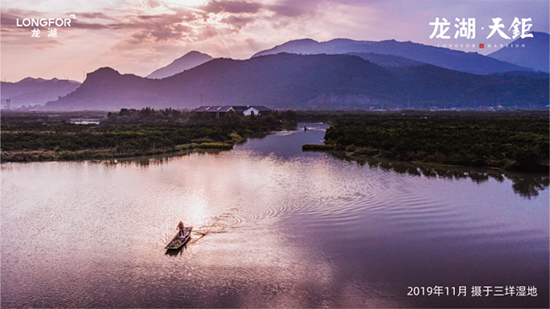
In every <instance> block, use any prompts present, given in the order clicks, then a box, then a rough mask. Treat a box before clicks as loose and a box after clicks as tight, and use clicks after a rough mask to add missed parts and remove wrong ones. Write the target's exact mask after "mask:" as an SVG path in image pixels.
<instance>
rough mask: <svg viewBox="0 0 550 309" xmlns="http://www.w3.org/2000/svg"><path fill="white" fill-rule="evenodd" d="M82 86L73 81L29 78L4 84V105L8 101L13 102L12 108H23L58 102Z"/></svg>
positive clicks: (2, 84) (2, 86)
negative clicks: (30, 105)
mask: <svg viewBox="0 0 550 309" xmlns="http://www.w3.org/2000/svg"><path fill="white" fill-rule="evenodd" d="M79 86H80V83H79V82H77V81H72V80H60V79H57V78H54V79H50V80H47V79H42V78H32V77H27V78H25V79H22V80H20V81H18V82H15V83H10V82H2V83H1V94H2V105H3V106H4V105H5V103H6V99H10V100H11V103H10V105H11V108H17V107H21V106H22V105H29V104H32V105H35V104H39V105H43V104H45V103H46V102H48V101H52V100H57V99H58V98H59V97H60V96H64V95H66V94H68V93H70V92H73V91H74V90H75V89H76V88H78V87H79Z"/></svg>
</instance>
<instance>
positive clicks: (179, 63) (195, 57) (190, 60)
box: [147, 50, 213, 79]
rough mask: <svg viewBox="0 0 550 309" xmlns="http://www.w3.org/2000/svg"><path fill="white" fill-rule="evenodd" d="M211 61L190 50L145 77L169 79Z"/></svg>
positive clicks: (209, 57)
mask: <svg viewBox="0 0 550 309" xmlns="http://www.w3.org/2000/svg"><path fill="white" fill-rule="evenodd" d="M212 59H213V58H212V57H211V56H209V55H207V54H204V53H201V52H198V51H196V50H192V51H190V52H188V53H187V54H185V55H183V56H181V57H180V58H178V59H176V60H174V61H172V63H170V64H169V65H167V66H165V67H162V68H160V69H158V70H155V71H154V72H153V73H151V74H149V75H147V78H155V79H160V78H166V77H170V76H172V75H176V74H178V73H181V72H183V71H185V70H189V69H192V68H194V67H196V66H199V65H201V64H203V63H205V62H208V61H210V60H212Z"/></svg>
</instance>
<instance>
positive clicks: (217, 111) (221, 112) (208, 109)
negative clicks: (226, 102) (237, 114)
mask: <svg viewBox="0 0 550 309" xmlns="http://www.w3.org/2000/svg"><path fill="white" fill-rule="evenodd" d="M230 110H234V109H233V107H232V106H201V107H199V108H197V109H196V110H195V112H196V113H200V114H210V115H213V116H214V118H216V119H220V116H222V117H223V116H225V113H227V112H229V111H230Z"/></svg>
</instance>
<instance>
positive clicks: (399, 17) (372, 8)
mask: <svg viewBox="0 0 550 309" xmlns="http://www.w3.org/2000/svg"><path fill="white" fill-rule="evenodd" d="M516 17H517V18H518V21H522V19H528V18H531V20H530V21H528V20H526V21H525V22H524V23H523V24H524V25H527V26H528V25H531V27H530V28H529V31H541V32H546V33H548V32H549V1H548V0H536V1H510V0H481V1H480V0H478V1H450V0H437V1H422V0H394V1H390V0H385V1H359V0H321V1H314V0H299V1H297V0H235V1H228V0H120V1H116V0H94V1H84V0H2V6H1V31H0V34H1V55H0V56H1V70H0V73H1V75H0V78H1V80H2V81H8V82H16V81H19V80H21V79H23V78H26V77H34V78H38V77H40V78H45V79H51V78H54V77H55V78H59V79H71V80H76V81H80V82H82V81H84V79H85V74H86V73H89V72H93V71H95V70H97V69H98V68H100V67H105V66H109V67H112V68H114V69H115V70H117V71H119V72H121V73H132V74H136V75H139V76H146V75H148V74H150V73H151V72H152V71H154V70H156V69H158V68H160V67H163V66H165V65H167V64H169V63H170V62H172V61H173V60H175V59H176V58H179V57H181V56H183V55H184V54H186V53H187V52H189V51H192V50H196V51H200V52H203V53H207V54H209V55H210V56H212V57H215V58H217V57H225V58H233V59H247V58H250V57H251V56H252V55H253V54H255V53H256V52H258V51H261V50H264V49H269V48H272V47H274V46H276V45H280V44H283V43H285V42H287V41H290V40H296V39H303V38H311V39H314V40H316V41H319V42H322V41H328V40H331V39H335V38H349V39H354V40H366V41H381V40H389V39H394V40H397V41H412V42H415V43H421V44H427V45H434V46H438V45H439V46H440V47H442V46H443V44H445V47H449V44H452V46H451V47H450V48H453V49H458V50H464V51H468V52H479V53H481V54H488V53H490V52H494V51H496V49H489V48H484V49H480V48H478V44H479V43H484V44H486V45H487V44H505V43H510V42H511V41H513V40H506V39H504V38H502V37H501V36H500V34H499V33H498V32H495V34H494V35H493V36H492V37H490V38H487V36H488V35H489V34H490V32H491V29H490V26H492V25H493V24H494V21H493V18H501V21H500V24H502V25H503V27H502V28H500V29H501V30H502V31H503V33H504V34H505V35H508V36H510V37H511V36H512V33H513V29H512V28H510V27H511V25H512V24H513V22H514V19H515V18H516ZM42 18H44V19H45V22H48V21H49V19H52V24H51V25H46V26H42V25H40V24H39V25H38V26H36V25H32V24H30V25H29V24H26V23H29V22H30V20H31V19H42ZM436 18H438V19H439V21H440V22H442V21H443V18H445V19H446V20H447V21H448V22H449V25H448V28H449V30H448V31H447V32H446V33H445V34H444V35H448V36H449V38H448V39H444V38H437V35H438V34H440V32H441V29H442V28H440V27H436V26H434V23H435V22H436ZM456 18H458V19H459V21H456ZM463 18H464V19H465V20H466V21H467V20H468V19H469V18H473V19H475V25H474V27H472V28H473V31H470V32H467V31H466V29H467V28H466V27H464V28H463V30H464V31H462V32H460V31H459V36H458V37H457V38H455V37H454V35H455V33H456V32H457V30H459V29H460V26H459V25H460V24H459V22H460V21H461V20H462V19H463ZM25 19H27V21H25ZM57 19H59V20H57ZM67 20H68V21H67ZM56 21H57V22H58V23H59V24H58V25H56V24H55V22H56ZM430 23H432V25H430ZM455 27H459V28H455ZM436 28H437V29H436ZM443 28H445V27H443ZM519 28H520V29H521V26H520V27H519ZM36 30H39V31H40V32H37V31H36ZM434 30H436V32H435V33H434ZM54 31H55V36H54ZM432 33H433V34H434V36H432V38H430V36H431V35H432ZM526 33H527V32H526ZM460 34H462V35H464V36H467V35H470V38H467V37H460ZM33 35H35V36H36V35H38V36H39V37H33ZM473 35H475V38H472V36H473ZM467 44H468V45H470V47H468V48H466V47H465V46H466V45H467ZM457 45H458V46H457ZM486 45H485V46H486ZM474 46H475V47H474Z"/></svg>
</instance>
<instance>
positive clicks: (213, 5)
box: [200, 0, 263, 14]
mask: <svg viewBox="0 0 550 309" xmlns="http://www.w3.org/2000/svg"><path fill="white" fill-rule="evenodd" d="M262 7H263V5H262V4H260V3H258V2H248V1H217V0H214V1H210V2H208V3H207V4H206V5H204V6H201V7H200V9H201V10H203V11H205V12H208V13H221V12H226V13H233V14H238V13H256V12H258V11H259V10H260V9H261V8H262Z"/></svg>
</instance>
